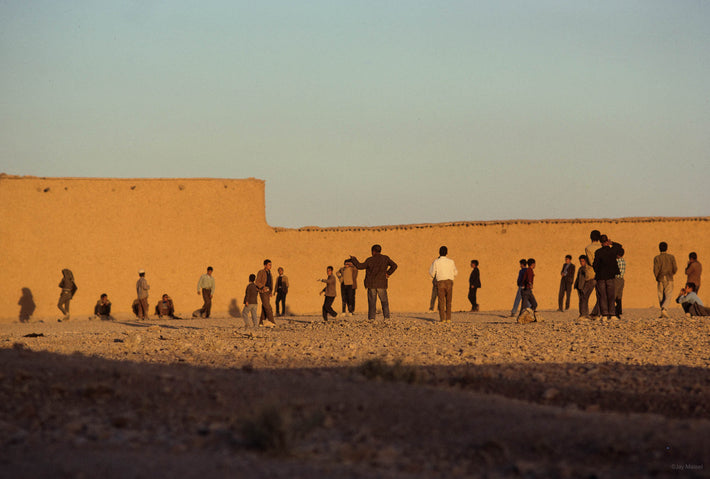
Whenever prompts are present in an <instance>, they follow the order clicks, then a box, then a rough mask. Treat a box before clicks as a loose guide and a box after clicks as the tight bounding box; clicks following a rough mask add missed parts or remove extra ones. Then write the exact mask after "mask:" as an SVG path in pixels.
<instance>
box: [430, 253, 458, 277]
mask: <svg viewBox="0 0 710 479" xmlns="http://www.w3.org/2000/svg"><path fill="white" fill-rule="evenodd" d="M457 274H459V272H458V271H457V270H456V265H455V264H454V260H452V259H449V258H447V257H446V256H439V257H438V258H436V259H435V260H434V262H433V263H432V264H431V268H429V275H430V276H431V277H432V278H434V279H436V280H437V281H446V280H448V279H450V280H451V281H453V280H454V276H456V275H457Z"/></svg>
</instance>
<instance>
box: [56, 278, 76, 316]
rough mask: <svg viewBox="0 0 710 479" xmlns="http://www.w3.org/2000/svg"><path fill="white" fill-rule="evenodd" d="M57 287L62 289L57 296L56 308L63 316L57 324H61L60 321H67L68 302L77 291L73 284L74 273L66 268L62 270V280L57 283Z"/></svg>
mask: <svg viewBox="0 0 710 479" xmlns="http://www.w3.org/2000/svg"><path fill="white" fill-rule="evenodd" d="M59 287H60V288H62V292H61V293H60V294H59V301H58V302H57V307H58V308H59V311H61V312H62V314H63V315H64V317H63V318H62V319H60V320H59V322H61V321H62V320H64V321H67V320H68V319H69V302H70V301H71V300H72V298H73V297H74V294H75V293H76V290H77V289H78V288H77V286H76V283H75V282H74V273H72V272H71V270H69V269H66V268H65V269H63V270H62V280H61V281H60V282H59Z"/></svg>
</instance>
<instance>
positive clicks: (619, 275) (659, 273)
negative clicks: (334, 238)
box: [57, 230, 710, 327]
mask: <svg viewBox="0 0 710 479" xmlns="http://www.w3.org/2000/svg"><path fill="white" fill-rule="evenodd" d="M590 239H591V243H590V244H589V245H588V246H587V247H586V248H585V249H584V254H582V255H580V256H579V258H578V260H579V269H578V270H577V275H576V278H575V269H576V268H575V265H574V264H573V263H572V255H569V254H568V255H566V256H565V260H564V263H563V265H562V270H561V271H560V288H559V294H558V311H567V310H569V308H570V302H571V291H572V289H575V290H576V291H577V295H578V297H579V317H580V319H582V318H589V317H591V319H599V318H601V317H604V316H605V317H607V318H609V319H618V318H619V317H620V316H621V314H622V297H623V290H624V275H625V272H626V262H625V259H624V248H623V247H622V245H621V244H619V243H616V242H614V241H612V240H611V239H610V238H609V237H608V236H607V235H604V234H601V233H600V232H599V231H598V230H593V231H592V232H591V234H590ZM659 251H660V253H659V254H658V255H657V256H656V257H655V258H654V260H653V272H654V275H655V278H656V281H657V285H658V287H657V290H658V301H659V305H660V308H661V317H668V313H667V308H668V304H669V302H670V298H671V294H672V291H673V277H674V275H675V274H676V273H677V271H678V267H677V264H676V260H675V257H674V256H673V255H672V254H670V253H668V245H667V244H666V243H665V242H661V243H660V244H659ZM447 255H448V248H447V247H446V246H441V247H440V248H439V257H438V258H436V259H435V260H434V261H433V262H432V264H431V267H430V268H429V274H430V276H431V278H432V285H433V287H432V297H431V302H430V307H429V311H433V310H434V305H435V303H436V302H437V301H438V311H439V320H440V321H441V322H448V321H451V313H452V310H451V304H452V293H453V282H454V278H455V276H456V275H457V274H458V271H457V269H456V265H455V263H454V261H453V260H452V259H450V258H449V257H448V256H447ZM519 264H520V269H519V271H518V276H517V280H516V285H517V291H516V295H515V299H514V302H513V309H512V311H511V316H516V315H518V314H519V313H518V307H519V306H520V314H522V312H523V311H525V310H528V311H530V312H531V314H532V316H533V318H535V314H536V313H537V306H538V303H537V300H536V298H535V294H534V293H533V288H534V280H535V266H536V262H535V259H534V258H527V259H524V258H523V259H521V260H520V262H519ZM478 267H479V262H478V260H475V259H474V260H471V274H470V276H469V293H468V299H469V301H470V303H471V311H478V310H479V305H478V302H477V291H478V289H479V288H480V287H481V277H480V270H479V268H478ZM271 268H272V264H271V260H269V259H265V260H264V262H263V268H262V269H261V270H259V271H258V272H257V274H251V275H249V284H248V285H247V287H246V290H245V294H244V300H243V306H244V307H243V308H242V318H243V320H244V323H245V325H246V326H247V327H258V326H265V327H274V326H275V325H276V323H275V321H274V312H273V310H272V308H271V296H272V292H273V291H276V316H284V315H285V314H286V296H287V294H288V289H289V281H288V277H287V276H286V275H285V274H284V269H283V268H281V267H279V268H278V276H277V277H276V278H273V277H272V274H271ZM363 269H364V270H365V280H364V285H365V288H366V289H367V309H368V313H367V315H368V319H370V320H374V319H375V316H376V312H377V300H378V298H379V302H380V305H381V308H382V315H383V316H384V318H385V319H389V318H390V309H389V299H388V296H387V287H388V279H389V277H390V276H391V275H392V274H393V273H394V272H395V270H396V269H397V263H395V262H394V261H393V260H392V259H391V258H390V257H389V256H387V255H384V254H382V247H381V246H380V245H379V244H375V245H373V246H372V248H371V256H370V257H368V258H367V259H366V260H365V261H363V262H360V261H358V259H357V258H356V257H355V256H352V255H351V256H350V257H349V258H348V259H346V260H345V261H344V263H343V267H341V268H340V269H339V270H338V271H337V272H336V271H335V269H334V268H333V266H328V267H327V268H326V277H325V278H323V279H319V280H318V281H319V282H323V283H325V287H324V288H323V290H322V291H321V294H323V295H324V302H323V308H322V314H323V320H324V321H327V320H328V318H329V317H331V316H332V317H336V316H337V315H338V313H337V312H336V311H335V310H334V309H333V303H334V301H335V297H336V291H337V284H338V282H339V283H340V294H341V299H342V313H343V314H344V315H352V314H353V313H354V311H355V291H356V288H357V277H358V271H359V270H363ZM213 271H214V269H213V268H212V267H211V266H209V267H208V268H207V271H206V273H205V274H203V275H202V276H200V279H199V281H198V283H197V294H198V295H201V296H202V300H203V304H202V307H201V308H200V309H199V310H197V311H195V312H194V313H193V317H201V318H209V317H210V313H211V309H212V298H213V297H214V292H215V280H214V277H213ZM685 273H686V275H687V276H688V281H687V282H686V284H685V286H684V287H683V288H682V289H681V291H680V293H679V294H678V296H677V297H676V302H677V303H679V304H681V306H682V307H683V310H684V311H685V312H686V314H688V315H692V316H710V308H706V307H705V306H704V304H703V303H702V301H701V300H700V298H699V297H698V295H697V292H698V291H699V289H700V276H701V273H702V265H701V264H700V262H699V261H698V258H697V254H696V253H695V252H692V253H690V254H689V259H688V264H687V266H686V269H685ZM59 287H60V288H61V294H60V297H59V302H58V304H57V306H58V307H59V310H60V311H61V312H62V313H63V315H64V316H63V318H62V319H60V320H59V321H62V320H67V319H69V305H70V301H71V299H72V298H73V297H74V294H75V293H76V291H77V289H78V288H77V285H76V283H75V281H74V275H73V274H72V272H71V271H70V270H69V269H64V270H62V279H61V281H60V283H59ZM149 290H150V285H149V284H148V281H147V279H146V277H145V270H143V269H141V270H139V271H138V281H137V282H136V296H137V297H136V299H135V301H134V302H133V311H134V313H135V314H136V317H137V318H139V319H147V318H148V311H149V306H148V292H149ZM592 292H595V293H596V304H595V305H594V308H593V309H592V312H591V314H590V312H589V300H590V298H591V295H592ZM259 303H261V310H260V316H259V318H258V319H257V309H258V304H259ZM94 314H95V315H96V316H98V317H100V318H102V319H110V318H111V302H110V301H109V299H108V295H107V294H105V293H104V294H102V295H101V297H100V299H99V300H98V301H97V303H96V306H95V308H94ZM155 315H157V316H158V317H170V318H176V319H177V318H178V317H177V316H175V305H174V303H173V300H172V299H171V298H170V296H168V295H167V294H163V296H162V298H161V300H160V301H159V302H158V304H156V306H155Z"/></svg>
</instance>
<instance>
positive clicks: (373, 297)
mask: <svg viewBox="0 0 710 479" xmlns="http://www.w3.org/2000/svg"><path fill="white" fill-rule="evenodd" d="M378 297H379V298H380V304H382V316H384V317H385V319H389V317H390V303H389V299H387V290H386V289H385V288H368V289H367V319H375V315H376V314H377V298H378Z"/></svg>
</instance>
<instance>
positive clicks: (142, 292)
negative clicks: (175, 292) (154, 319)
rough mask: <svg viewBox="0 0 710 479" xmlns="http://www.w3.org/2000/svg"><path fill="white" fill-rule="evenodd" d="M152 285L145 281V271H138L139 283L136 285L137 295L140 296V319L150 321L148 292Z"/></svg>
mask: <svg viewBox="0 0 710 479" xmlns="http://www.w3.org/2000/svg"><path fill="white" fill-rule="evenodd" d="M149 289H150V285H149V284H148V280H146V279H145V270H143V269H141V270H138V282H137V283H136V293H137V294H138V305H137V306H138V314H137V316H138V319H148V309H149V308H148V290H149Z"/></svg>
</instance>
